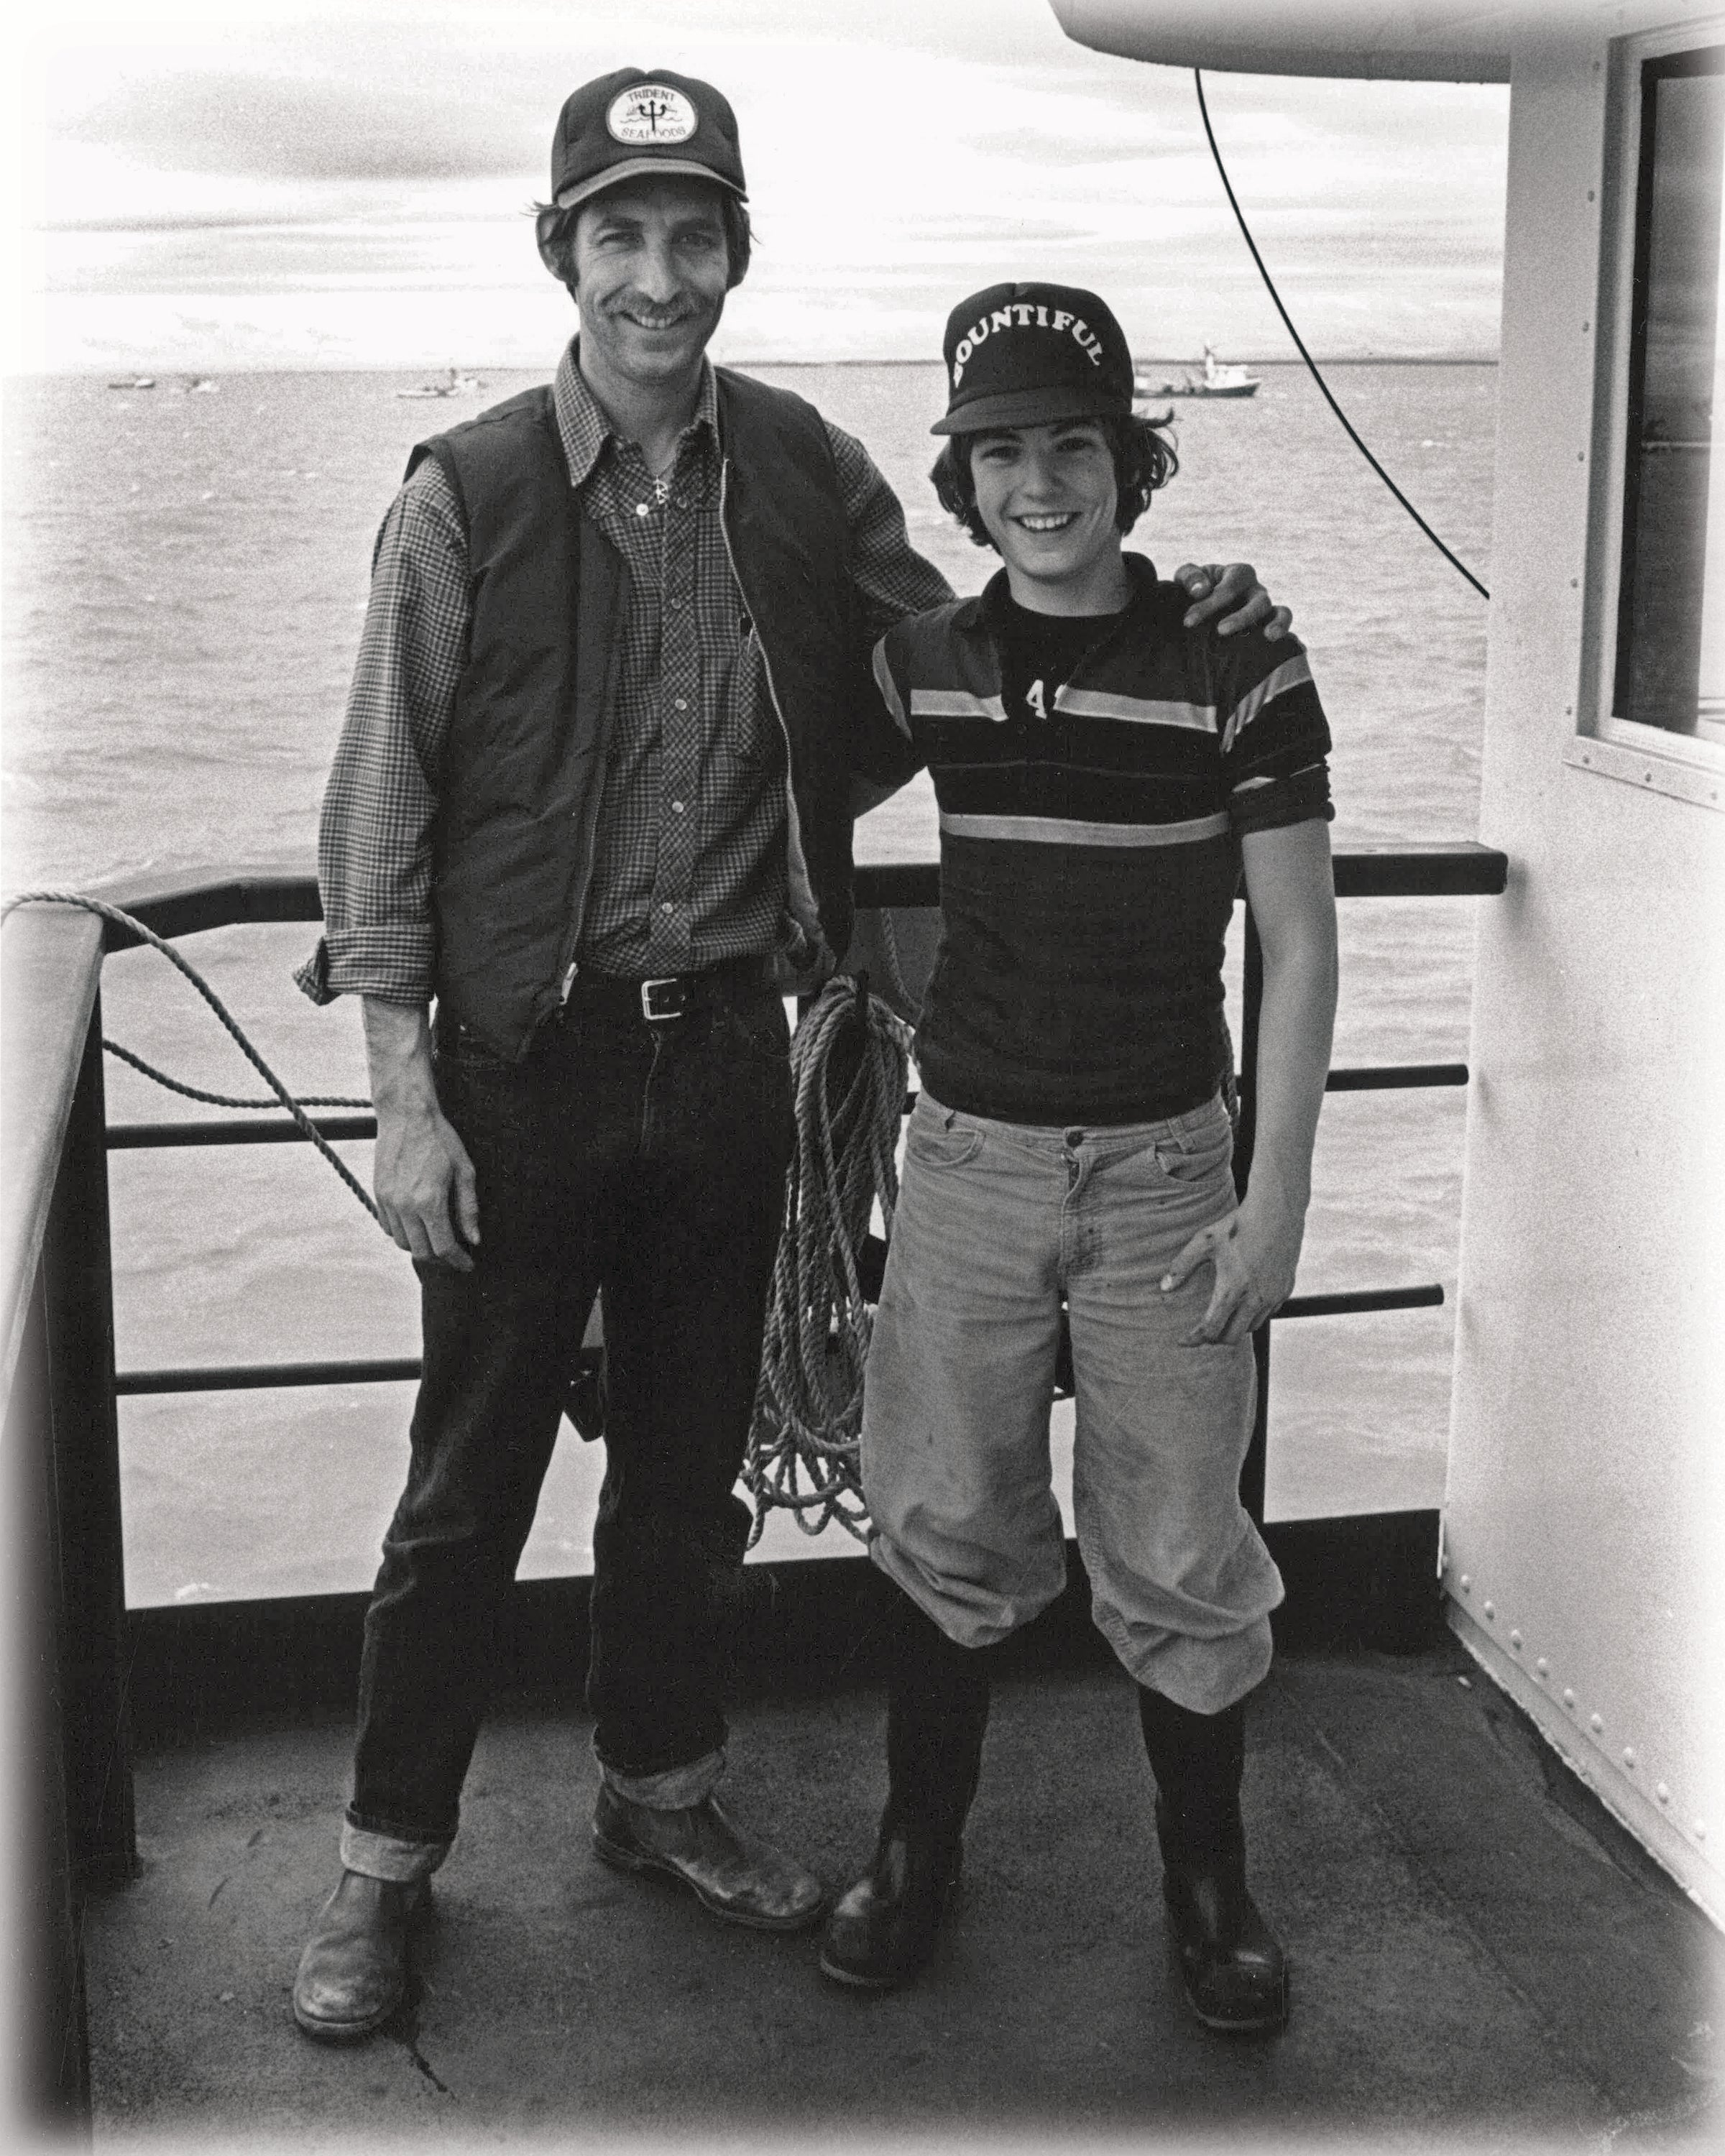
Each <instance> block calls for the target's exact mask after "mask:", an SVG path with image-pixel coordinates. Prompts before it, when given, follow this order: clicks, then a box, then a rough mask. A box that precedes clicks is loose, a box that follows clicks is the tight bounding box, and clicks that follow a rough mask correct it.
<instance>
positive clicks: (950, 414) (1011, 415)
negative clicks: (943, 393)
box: [929, 285, 1132, 434]
mask: <svg viewBox="0 0 1725 2156" xmlns="http://www.w3.org/2000/svg"><path fill="white" fill-rule="evenodd" d="M941 349H942V353H943V354H944V356H945V358H946V362H947V414H946V417H945V418H943V419H937V420H936V422H935V423H934V425H933V426H932V428H931V429H929V432H930V433H931V434H979V433H981V432H982V430H983V429H984V428H988V427H1035V426H1040V425H1042V424H1043V423H1045V422H1046V421H1048V420H1050V419H1088V418H1101V417H1102V416H1103V415H1104V414H1105V413H1110V412H1119V413H1128V414H1129V413H1131V411H1132V353H1131V352H1130V351H1129V350H1128V349H1127V341H1126V336H1125V333H1124V331H1122V328H1121V326H1120V325H1119V323H1118V322H1117V321H1115V319H1114V316H1113V315H1112V314H1111V312H1110V311H1109V310H1108V307H1107V306H1106V304H1105V303H1104V302H1103V301H1102V300H1099V299H1098V298H1097V297H1096V294H1095V293H1094V292H1086V291H1081V290H1080V289H1079V288H1078V286H1076V285H989V287H988V290H987V291H986V292H974V293H973V294H972V295H971V296H970V298H969V299H968V300H960V301H959V303H958V305H957V306H956V307H954V308H953V310H952V313H951V314H950V315H949V316H947V335H946V340H945V341H944V343H943V344H942V347H941Z"/></svg>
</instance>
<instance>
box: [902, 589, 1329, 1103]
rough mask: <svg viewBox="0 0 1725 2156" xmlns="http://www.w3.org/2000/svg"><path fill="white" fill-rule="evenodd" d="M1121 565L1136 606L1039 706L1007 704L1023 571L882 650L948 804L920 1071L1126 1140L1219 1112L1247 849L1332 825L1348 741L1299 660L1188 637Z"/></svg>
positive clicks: (952, 1099) (906, 625)
mask: <svg viewBox="0 0 1725 2156" xmlns="http://www.w3.org/2000/svg"><path fill="white" fill-rule="evenodd" d="M1124 559H1125V562H1126V564H1127V572H1128V574H1129V575H1130V577H1131V579H1132V598H1131V602H1130V603H1129V605H1128V606H1127V608H1126V609H1125V611H1124V612H1123V613H1120V614H1117V615H1114V616H1111V617H1109V618H1108V619H1106V620H1102V621H1099V622H1098V623H1097V624H1096V632H1097V640H1096V643H1095V644H1094V645H1093V646H1092V647H1091V649H1088V650H1087V651H1086V652H1085V653H1084V654H1083V655H1082V656H1081V658H1080V659H1079V660H1077V662H1076V665H1074V666H1073V667H1072V669H1071V670H1070V674H1069V675H1068V677H1067V679H1066V680H1065V681H1064V682H1063V683H1061V684H1060V685H1059V686H1058V687H1057V688H1054V689H1051V690H1050V691H1049V692H1048V693H1046V694H1044V693H1040V691H1039V690H1037V689H1036V688H1035V687H1034V686H1033V687H1032V690H1031V696H1030V700H1029V701H1028V702H1027V701H1024V698H1023V695H1022V689H1020V691H1019V693H1016V694H1008V693H1005V692H1004V690H1003V679H1002V665H1001V654H1002V645H1003V641H1004V639H1009V638H1010V637H1011V635H1012V634H1013V630H1014V626H1015V624H1014V616H1016V617H1017V619H1018V621H1019V623H1021V622H1022V620H1023V617H1022V615H1021V614H1020V613H1019V610H1018V609H1016V608H1014V607H1013V606H1012V604H1011V601H1010V598H1009V593H1008V589H1007V582H1006V577H1005V574H1004V572H1001V574H1000V575H999V576H997V577H995V578H994V579H993V582H992V583H990V584H989V586H988V589H987V590H986V591H985V592H984V593H983V595H982V597H981V598H978V599H970V600H966V601H963V602H961V603H957V604H954V605H948V606H944V607H940V608H936V609H934V610H933V611H932V613H926V614H922V615H921V616H919V617H918V618H917V619H915V620H913V621H906V622H903V623H901V624H899V625H898V626H897V627H896V629H891V630H890V631H889V632H888V633H887V634H886V636H885V637H884V638H883V639H881V641H880V644H879V645H878V647H877V648H876V650H875V676H876V678H877V680H879V682H880V687H881V690H882V693H883V694H884V695H885V696H886V700H887V702H888V704H889V706H890V707H891V709H892V711H893V712H894V715H895V716H896V718H897V719H898V721H899V722H900V724H901V726H902V727H903V729H904V731H905V733H906V737H907V741H908V744H909V747H908V752H907V754H908V755H909V756H910V757H913V758H914V760H915V761H916V762H918V763H926V764H927V766H928V767H929V769H930V771H931V773H932V776H933V779H934V788H935V794H936V798H937V801H938V803H939V805H940V829H941V911H942V934H941V944H940V949H939V952H938V955H937V958H936V961H935V966H934V971H933V973H932V977H931V978H930V980H929V983H928V988H927V993H926V995H925V997H924V1000H923V1006H922V1023H921V1025H920V1028H919V1029H918V1033H917V1036H916V1057H917V1062H918V1065H919V1067H920V1069H921V1071H922V1077H923V1079H924V1081H925V1082H926V1083H927V1086H928V1089H929V1091H931V1093H932V1094H933V1095H934V1096H935V1097H936V1098H937V1099H938V1100H939V1101H942V1102H943V1103H944V1104H945V1105H946V1106H948V1107H953V1108H958V1109H962V1110H963V1111H967V1112H968V1113H970V1114H973V1115H981V1116H994V1117H998V1118H999V1119H1001V1120H1003V1121H1005V1122H1023V1123H1091V1124H1099V1125H1101V1124H1110V1123H1128V1122H1147V1121H1151V1120H1153V1119H1156V1118H1158V1117H1161V1116H1173V1115H1178V1114H1181V1113H1183V1111H1185V1110H1187V1109H1189V1108H1193V1107H1196V1106H1199V1104H1200V1103H1201V1102H1203V1101H1205V1100H1207V1099H1208V1098H1209V1096H1210V1095H1211V1094H1212V1093H1214V1091H1215V1090H1216V1088H1217V1086H1218V1083H1219V1081H1220V1079H1221V1077H1222V1076H1223V1075H1224V1070H1225V1066H1226V1062H1227V1058H1228V1055H1229V1050H1228V1047H1227V1045H1226V1035H1225V1034H1224V1028H1223V1022H1222V999H1223V998H1222V950H1223V939H1224V936H1225V934H1226V932H1227V927H1228V921H1229V916H1230V913H1231V911H1232V909H1233V905H1234V900H1235V894H1236V892H1237V891H1238V888H1239V883H1240V841H1241V839H1242V838H1243V837H1244V836H1245V834H1246V833H1248V832H1250V831H1254V830H1266V829H1274V828H1276V827H1277V826H1281V825H1286V824H1296V823H1301V822H1305V821H1307V820H1308V819H1313V818H1322V819H1328V817H1329V816H1330V815H1331V814H1332V811H1331V808H1330V805H1329V781H1328V772H1327V765H1326V762H1325V758H1326V757H1327V753H1328V751H1329V746H1330V736H1329V728H1328V726H1327V723H1326V721H1325V718H1324V714H1323V709H1322V706H1321V705H1320V703H1319V701H1318V698H1317V690H1316V689H1315V687H1314V686H1313V685H1312V672H1311V669H1310V667H1309V666H1308V665H1307V659H1306V654H1305V650H1304V649H1303V647H1302V646H1301V644H1300V643H1299V642H1298V641H1297V639H1294V638H1292V637H1284V638H1282V639H1279V640H1277V641H1276V642H1274V643H1271V642H1269V641H1267V640H1266V639H1265V638H1263V637H1261V636H1254V635H1236V636H1233V637H1228V638H1224V637H1219V636H1217V635H1216V634H1215V633H1214V629H1213V628H1212V627H1210V626H1209V625H1206V626H1204V627H1202V628H1199V629H1185V628H1183V627H1182V625H1181V617H1182V615H1183V613H1185V611H1186V609H1187V607H1188V605H1189V600H1188V598H1187V597H1186V595H1185V593H1183V592H1182V591H1181V589H1180V588H1179V587H1178V585H1176V584H1172V583H1158V580H1157V577H1156V572H1155V570H1154V569H1153V567H1152V566H1151V564H1150V563H1149V562H1147V561H1146V560H1144V559H1143V557H1142V556H1138V555H1131V554H1128V555H1127V556H1126V557H1124ZM1038 707H1040V708H1038Z"/></svg>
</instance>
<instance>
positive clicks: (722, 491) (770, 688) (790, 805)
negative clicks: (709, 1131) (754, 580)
mask: <svg viewBox="0 0 1725 2156" xmlns="http://www.w3.org/2000/svg"><path fill="white" fill-rule="evenodd" d="M730 485H731V459H730V458H729V457H728V456H727V457H721V459H720V460H719V536H720V538H721V540H723V542H725V559H726V562H729V564H730V565H731V577H732V583H734V584H735V585H736V586H737V590H738V591H739V592H741V593H742V603H743V604H744V606H745V607H746V608H747V609H748V616H749V619H750V621H751V622H752V624H753V625H754V631H755V641H756V643H757V644H759V645H760V647H761V664H762V667H763V668H764V669H765V670H766V675H767V701H768V703H770V704H771V705H772V706H773V717H774V718H776V719H777V720H778V731H779V734H780V736H781V737H782V738H783V742H784V797H785V851H786V855H787V856H788V857H789V856H791V855H797V856H799V857H801V862H802V880H803V884H804V885H805V886H806V888H807V890H808V892H809V905H810V906H811V908H812V909H813V911H814V919H813V921H805V922H803V924H802V925H803V927H805V928H806V929H808V930H809V932H810V933H811V935H812V936H813V937H814V942H815V947H816V949H817V951H819V949H821V948H823V947H824V945H825V942H826V931H825V929H824V927H823V926H822V924H821V918H820V906H819V900H818V899H817V897H816V896H815V890H814V880H813V879H812V878H811V877H810V875H809V861H808V857H807V856H806V855H803V841H802V837H801V834H800V829H799V819H798V814H797V795H796V788H795V784H794V778H795V762H796V757H795V752H794V751H793V748H792V747H791V730H790V728H789V726H787V725H786V723H785V716H784V706H783V705H782V704H781V703H780V702H779V701H778V684H777V683H776V682H775V681H774V680H773V654H772V653H771V652H770V651H768V649H767V639H766V638H765V637H764V636H763V635H762V634H761V614H760V609H759V608H757V606H756V604H755V602H754V598H753V595H752V593H751V592H750V590H749V588H748V586H747V584H746V583H744V582H743V580H742V571H741V570H740V569H739V568H738V567H737V553H736V550H735V548H734V547H732V544H731V526H730V525H729V523H728V522H727V521H726V513H725V512H726V505H727V503H728V501H729V499H730ZM796 868H797V864H796V861H795V860H791V859H789V858H788V859H787V864H786V874H787V883H788V890H787V892H786V897H787V901H788V903H789V904H790V906H791V911H792V914H793V917H794V916H795V913H796V905H795V892H796V887H797V874H796ZM839 955H840V956H841V957H842V956H843V953H842V952H841V953H840V954H839Z"/></svg>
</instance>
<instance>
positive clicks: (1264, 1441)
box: [1234, 906, 1270, 1527]
mask: <svg viewBox="0 0 1725 2156" xmlns="http://www.w3.org/2000/svg"><path fill="white" fill-rule="evenodd" d="M1240 989H1241V993H1240V1124H1239V1127H1238V1128H1237V1129H1236V1130H1235V1133H1234V1188H1235V1193H1236V1194H1237V1195H1238V1196H1239V1197H1240V1198H1244V1197H1245V1193H1246V1182H1247V1178H1249V1177H1250V1174H1251V1172H1252V1152H1253V1148H1254V1147H1255V1145H1256V1143H1257V1138H1258V1019H1259V1015H1260V1012H1261V1011H1262V1009H1263V1004H1264V946H1263V944H1262V942H1260V940H1259V937H1258V924H1257V922H1256V921H1254V920H1253V918H1252V909H1251V907H1250V906H1246V907H1245V973H1244V978H1243V979H1242V981H1241V984H1240ZM1252 1358H1253V1360H1254V1361H1255V1363H1256V1364H1257V1366H1258V1404H1257V1409H1256V1411H1255V1414H1254V1415H1253V1418H1252V1437H1251V1443H1250V1445H1248V1446H1247V1447H1246V1456H1245V1463H1244V1465H1243V1466H1241V1468H1240V1502H1241V1504H1243V1505H1244V1506H1245V1508H1246V1510H1247V1512H1250V1514H1251V1516H1252V1517H1253V1519H1254V1520H1255V1522H1257V1524H1258V1525H1259V1526H1260V1527H1262V1526H1263V1524H1264V1472H1265V1463H1266V1460H1267V1458H1268V1455H1269V1445H1270V1327H1269V1325H1268V1324H1267V1323H1266V1324H1263V1325H1260V1327H1258V1329H1257V1331H1256V1332H1255V1333H1253V1335H1252Z"/></svg>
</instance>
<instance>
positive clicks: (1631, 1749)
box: [1623, 1744, 1635, 1767]
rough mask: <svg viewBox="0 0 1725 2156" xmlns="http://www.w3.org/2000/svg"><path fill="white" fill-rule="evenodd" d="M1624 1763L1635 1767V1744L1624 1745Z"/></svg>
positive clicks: (1626, 1765)
mask: <svg viewBox="0 0 1725 2156" xmlns="http://www.w3.org/2000/svg"><path fill="white" fill-rule="evenodd" d="M1623 1763H1624V1765H1625V1767H1633V1766H1634V1765H1635V1746H1634V1745H1633V1744H1625V1746H1624V1748H1623Z"/></svg>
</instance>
